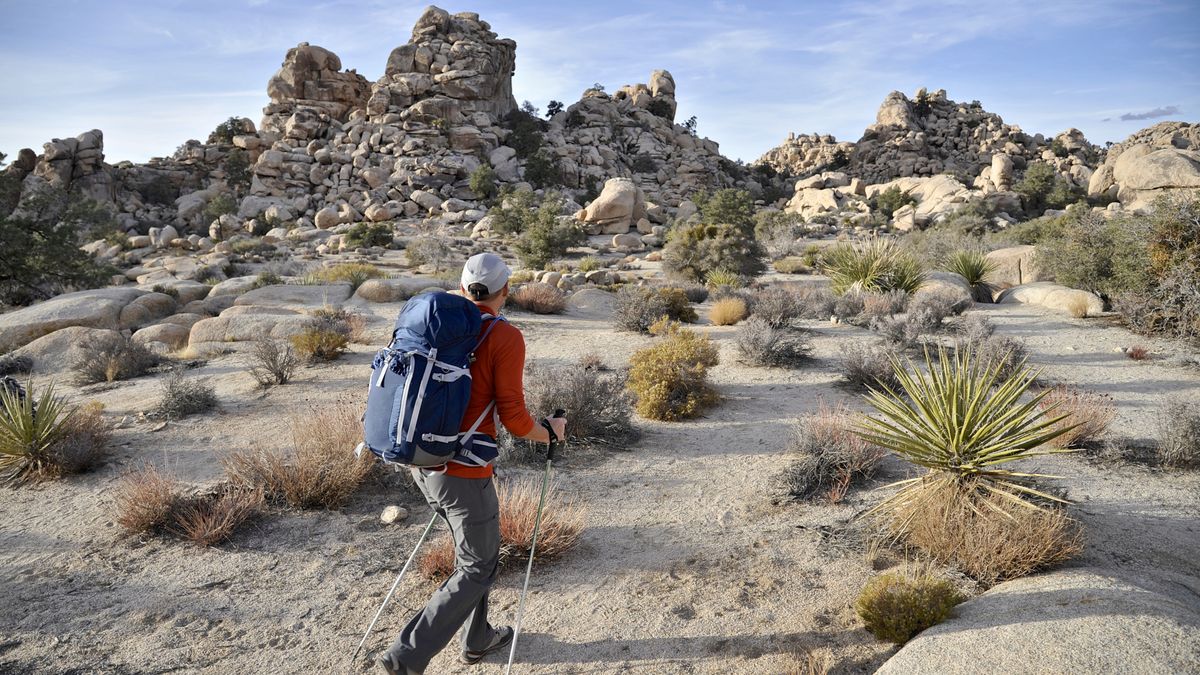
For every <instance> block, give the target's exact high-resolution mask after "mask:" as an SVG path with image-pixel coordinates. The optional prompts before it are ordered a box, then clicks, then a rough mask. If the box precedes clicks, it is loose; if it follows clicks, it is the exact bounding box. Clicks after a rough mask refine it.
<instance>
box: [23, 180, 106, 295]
mask: <svg viewBox="0 0 1200 675" xmlns="http://www.w3.org/2000/svg"><path fill="white" fill-rule="evenodd" d="M0 176H3V173H2V172H0ZM114 227H115V222H114V220H113V216H112V213H111V212H110V211H109V210H108V209H106V208H104V207H103V206H101V205H100V204H99V203H97V202H95V201H92V200H90V199H87V198H85V197H83V196H82V195H80V194H76V193H69V192H67V191H65V190H61V189H58V188H44V189H42V190H41V191H39V192H38V193H36V194H34V195H32V196H27V197H26V198H25V199H24V201H23V202H22V204H21V210H20V211H19V212H14V213H10V214H7V215H5V216H2V217H0V304H7V305H26V304H29V303H31V302H33V301H35V300H41V299H45V298H50V297H53V296H55V295H58V294H59V293H63V292H65V291H68V290H77V289H81V288H95V287H97V286H102V285H104V284H105V283H106V282H107V281H108V279H109V277H110V276H111V275H112V274H113V273H115V270H113V269H112V268H111V267H108V266H107V265H103V264H101V263H98V262H96V261H95V260H93V259H92V257H91V256H89V255H88V254H86V253H84V252H83V251H82V250H80V249H79V245H80V244H82V243H83V241H84V239H85V238H88V237H90V236H92V235H93V234H95V233H99V232H107V231H112V230H113V229H114Z"/></svg>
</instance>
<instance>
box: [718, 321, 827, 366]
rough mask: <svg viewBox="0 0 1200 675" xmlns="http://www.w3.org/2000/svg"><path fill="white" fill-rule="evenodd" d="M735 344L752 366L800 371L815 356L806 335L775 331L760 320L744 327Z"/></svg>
mask: <svg viewBox="0 0 1200 675" xmlns="http://www.w3.org/2000/svg"><path fill="white" fill-rule="evenodd" d="M734 343H735V344H736V345H737V350H738V354H739V355H740V357H741V360H742V361H744V362H745V363H748V364H750V365H752V366H775V367H781V368H797V367H799V366H801V365H803V364H804V363H806V362H807V361H808V360H809V358H810V357H811V355H812V341H811V340H810V339H809V338H808V334H807V333H802V332H797V331H789V330H783V329H780V328H774V327H772V326H771V325H770V324H769V323H768V322H767V321H766V320H764V319H761V318H759V317H757V316H752V317H750V319H749V320H747V321H746V322H745V323H743V324H742V326H741V328H739V329H738V331H737V334H736V335H735V336H734Z"/></svg>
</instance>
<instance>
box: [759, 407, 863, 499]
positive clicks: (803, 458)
mask: <svg viewBox="0 0 1200 675" xmlns="http://www.w3.org/2000/svg"><path fill="white" fill-rule="evenodd" d="M853 428H854V414H853V413H852V412H851V411H850V409H849V408H848V407H846V405H845V404H841V405H838V406H836V407H833V408H830V407H827V406H825V405H822V406H821V407H820V409H818V410H817V412H815V413H812V414H810V415H807V416H805V417H803V418H801V419H800V421H799V422H798V423H797V425H796V429H795V431H794V434H793V436H792V440H791V443H790V444H789V445H788V447H787V450H788V451H789V453H796V454H798V455H799V457H798V459H797V460H796V461H795V462H793V463H792V464H791V465H789V466H788V467H787V468H786V469H784V471H783V473H782V474H781V475H780V476H779V478H778V484H779V486H780V487H781V488H782V491H783V492H784V493H785V494H786V495H787V496H789V497H791V498H793V499H811V498H814V497H820V498H824V499H828V500H829V501H830V502H832V503H835V504H836V503H838V502H840V501H842V499H843V498H845V496H846V492H847V491H848V490H849V489H850V486H851V485H852V484H854V483H855V482H862V481H864V480H867V479H869V478H870V477H871V476H872V475H873V474H874V473H875V469H876V467H877V466H878V465H879V462H880V461H881V460H882V459H883V457H884V455H885V454H886V451H885V450H884V449H883V448H881V447H879V446H877V445H872V444H871V443H868V442H867V441H865V440H863V438H862V437H860V436H859V435H858V434H856V433H854V431H853Z"/></svg>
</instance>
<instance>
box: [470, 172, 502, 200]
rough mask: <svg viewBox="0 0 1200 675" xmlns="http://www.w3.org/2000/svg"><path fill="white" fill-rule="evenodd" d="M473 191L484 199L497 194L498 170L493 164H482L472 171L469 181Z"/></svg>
mask: <svg viewBox="0 0 1200 675" xmlns="http://www.w3.org/2000/svg"><path fill="white" fill-rule="evenodd" d="M467 185H468V187H470V188H471V192H474V193H475V194H477V195H479V196H480V197H481V198H483V199H491V198H492V197H495V196H496V190H497V188H496V172H495V171H494V170H493V169H492V165H491V164H480V165H479V166H478V167H477V168H476V169H475V170H474V171H472V172H471V177H470V179H469V180H468V181H467Z"/></svg>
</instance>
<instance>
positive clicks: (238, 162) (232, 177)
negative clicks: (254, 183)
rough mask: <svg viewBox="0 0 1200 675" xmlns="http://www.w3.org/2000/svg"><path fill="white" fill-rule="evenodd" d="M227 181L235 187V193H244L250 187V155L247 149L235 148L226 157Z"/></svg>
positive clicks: (230, 185)
mask: <svg viewBox="0 0 1200 675" xmlns="http://www.w3.org/2000/svg"><path fill="white" fill-rule="evenodd" d="M224 168H225V182H227V183H228V184H229V187H231V188H233V191H234V193H235V194H239V195H240V194H244V193H245V192H246V191H247V190H249V189H250V181H251V178H252V176H251V174H250V157H249V156H248V155H247V154H246V151H245V150H242V149H241V148H234V149H233V150H230V151H229V155H228V156H227V157H225V166H224Z"/></svg>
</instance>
